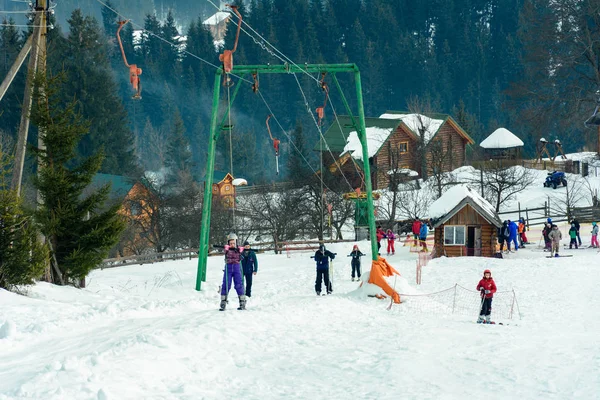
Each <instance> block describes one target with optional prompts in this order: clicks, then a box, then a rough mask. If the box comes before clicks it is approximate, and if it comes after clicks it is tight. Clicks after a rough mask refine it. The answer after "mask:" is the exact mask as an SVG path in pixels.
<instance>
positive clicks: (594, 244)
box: [592, 222, 598, 248]
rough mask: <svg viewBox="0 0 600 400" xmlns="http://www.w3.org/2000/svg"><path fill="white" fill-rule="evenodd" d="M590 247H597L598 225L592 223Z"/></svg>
mask: <svg viewBox="0 0 600 400" xmlns="http://www.w3.org/2000/svg"><path fill="white" fill-rule="evenodd" d="M592 247H593V248H597V247H598V225H597V224H596V223H595V222H592Z"/></svg>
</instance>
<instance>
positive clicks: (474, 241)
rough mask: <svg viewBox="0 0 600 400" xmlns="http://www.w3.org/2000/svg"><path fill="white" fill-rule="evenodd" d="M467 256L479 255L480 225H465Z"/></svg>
mask: <svg viewBox="0 0 600 400" xmlns="http://www.w3.org/2000/svg"><path fill="white" fill-rule="evenodd" d="M466 244H467V256H481V227H479V226H469V227H467V243H466Z"/></svg>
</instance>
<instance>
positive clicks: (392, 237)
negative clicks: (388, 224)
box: [385, 229, 396, 256]
mask: <svg viewBox="0 0 600 400" xmlns="http://www.w3.org/2000/svg"><path fill="white" fill-rule="evenodd" d="M385 237H386V238H387V243H388V245H387V255H388V256H389V255H390V251H391V252H392V255H394V254H395V253H396V249H395V248H394V240H396V236H395V235H394V232H392V230H391V229H388V230H387V232H386V233H385Z"/></svg>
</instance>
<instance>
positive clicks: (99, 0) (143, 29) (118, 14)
mask: <svg viewBox="0 0 600 400" xmlns="http://www.w3.org/2000/svg"><path fill="white" fill-rule="evenodd" d="M96 1H97V2H98V3H100V4H102V5H103V6H104V7H106V8H107V9H109V10H111V11H112V12H113V13H115V14H116V15H117V16H119V17H121V18H123V19H125V20H129V21H130V23H131V24H132V25H133V26H135V27H137V28H139V29H141V30H142V31H144V32H146V33H148V34H149V35H152V36H154V37H156V38H157V39H160V40H162V41H163V42H165V43H168V44H170V45H171V46H174V47H178V46H177V44H175V43H173V42H171V41H169V40H167V39H165V38H163V37H162V36H160V35H157V34H156V33H154V32H150V31H149V30H147V29H145V28H144V27H143V26H141V25H140V24H137V23H136V22H134V21H133V20H132V19H131V18H128V17H127V16H125V15H123V14H121V13H119V12H118V11H116V10H115V9H113V8H111V7H109V6H108V5H106V3H104V2H103V1H102V0H96ZM181 51H182V52H183V53H185V54H187V55H189V56H191V57H193V58H196V59H198V60H200V61H202V62H203V63H205V64H208V65H210V66H211V67H213V68H215V69H221V67H220V66H218V65H215V64H213V63H211V62H210V61H207V60H205V59H204V58H202V57H200V56H198V55H196V54H194V53H190V52H189V51H187V50H185V49H183V50H181ZM230 75H232V76H235V77H236V78H238V79H240V80H241V81H244V82H247V83H250V84H252V83H254V82H252V81H250V80H248V79H246V78H243V77H241V76H239V75H235V74H230Z"/></svg>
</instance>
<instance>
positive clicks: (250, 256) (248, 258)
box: [242, 241, 258, 297]
mask: <svg viewBox="0 0 600 400" xmlns="http://www.w3.org/2000/svg"><path fill="white" fill-rule="evenodd" d="M242 269H243V270H244V279H245V280H246V297H251V295H252V276H253V275H256V273H257V272H258V260H257V259H256V253H255V252H254V250H251V249H250V243H248V241H246V242H244V251H243V252H242Z"/></svg>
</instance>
